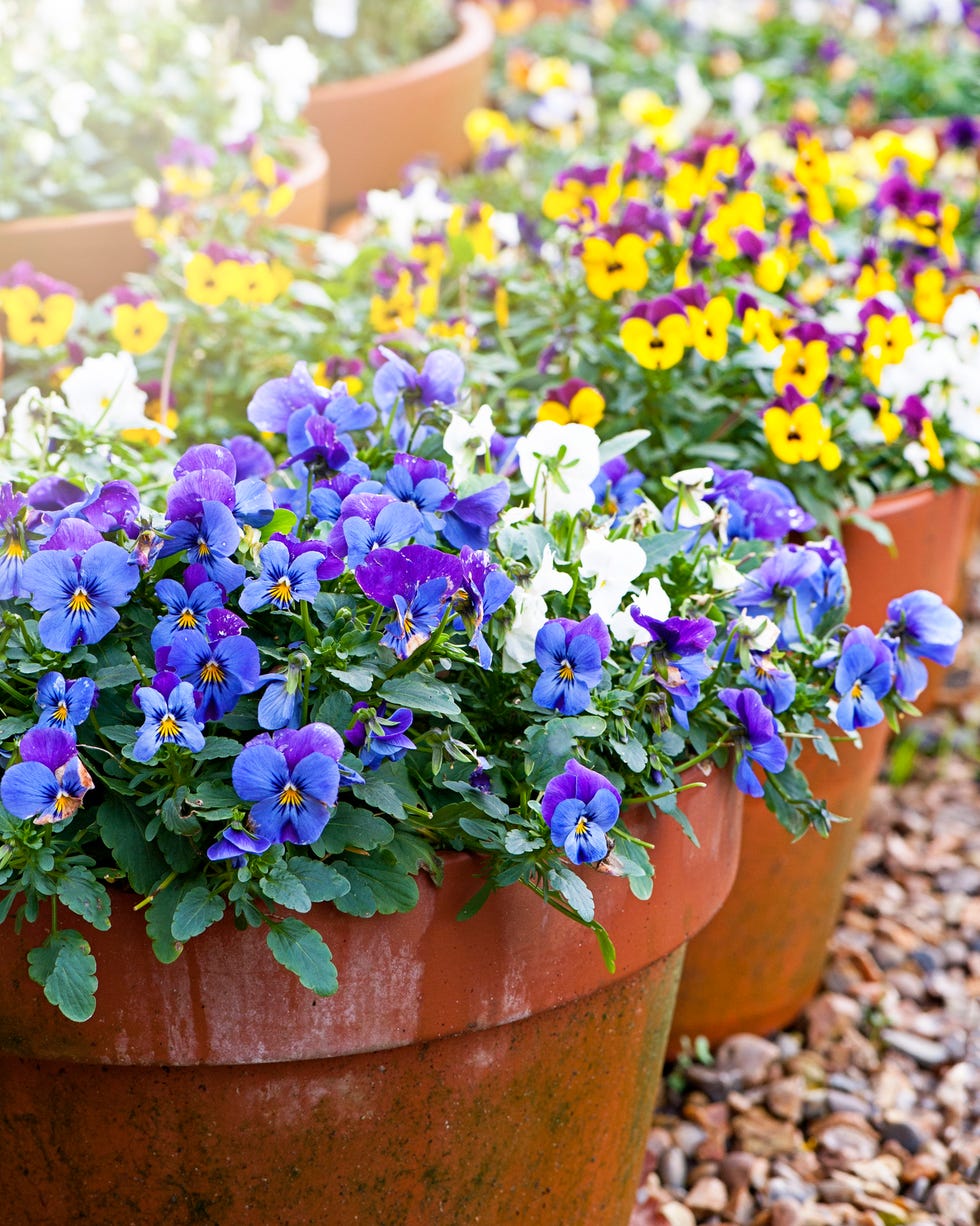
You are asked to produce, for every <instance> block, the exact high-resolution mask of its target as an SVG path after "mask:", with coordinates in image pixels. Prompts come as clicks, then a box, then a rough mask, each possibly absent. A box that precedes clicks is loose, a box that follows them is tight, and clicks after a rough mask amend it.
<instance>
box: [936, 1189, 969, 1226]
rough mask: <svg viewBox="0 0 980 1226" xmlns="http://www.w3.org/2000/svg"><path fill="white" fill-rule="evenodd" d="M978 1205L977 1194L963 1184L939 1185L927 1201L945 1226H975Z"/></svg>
mask: <svg viewBox="0 0 980 1226" xmlns="http://www.w3.org/2000/svg"><path fill="white" fill-rule="evenodd" d="M978 1204H980V1198H978V1196H977V1193H976V1192H974V1191H971V1190H970V1189H969V1188H967V1187H965V1186H964V1185H963V1184H961V1183H937V1184H936V1186H935V1187H934V1188H933V1189H932V1191H931V1192H930V1193H929V1198H928V1200H927V1201H926V1207H927V1208H929V1209H931V1210H932V1211H933V1212H934V1213H938V1214H939V1216H940V1218H941V1219H942V1222H943V1226H974V1223H975V1222H976V1212H977V1207H978Z"/></svg>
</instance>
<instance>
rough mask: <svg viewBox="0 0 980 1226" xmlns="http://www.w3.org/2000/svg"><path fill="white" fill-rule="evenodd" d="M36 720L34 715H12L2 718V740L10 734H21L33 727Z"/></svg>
mask: <svg viewBox="0 0 980 1226" xmlns="http://www.w3.org/2000/svg"><path fill="white" fill-rule="evenodd" d="M36 722H37V721H36V720H35V718H34V716H33V715H10V716H8V717H7V718H6V719H0V741H5V740H6V739H7V737H8V736H19V735H20V733H22V732H26V731H27V729H28V728H33V727H34V724H35V723H36Z"/></svg>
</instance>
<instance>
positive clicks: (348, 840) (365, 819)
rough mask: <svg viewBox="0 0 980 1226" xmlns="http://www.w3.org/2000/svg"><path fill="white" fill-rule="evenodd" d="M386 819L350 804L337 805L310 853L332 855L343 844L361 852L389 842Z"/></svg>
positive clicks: (389, 835) (389, 826)
mask: <svg viewBox="0 0 980 1226" xmlns="http://www.w3.org/2000/svg"><path fill="white" fill-rule="evenodd" d="M394 833H395V832H394V829H393V828H392V825H391V823H390V822H388V821H385V819H384V818H383V817H378V816H377V815H376V814H374V813H371V812H369V811H368V810H367V809H355V808H354V807H353V806H352V805H348V804H339V805H338V806H337V808H336V810H335V811H334V813H333V816H332V817H331V818H330V820H329V821H328V822H327V824H326V826H325V827H324V830H323V834H321V835H320V837H319V839H317V841H316V843H315V844H314V845H313V846H314V854H315V855H318V856H324V855H335V854H337V853H338V852H341V851H343V850H344V849H345V848H347V847H356V848H358V849H359V850H361V851H374V849H375V848H377V847H383V846H384V845H385V844H386V843H390V842H391V840H392V837H393V836H394Z"/></svg>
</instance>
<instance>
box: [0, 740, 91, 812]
mask: <svg viewBox="0 0 980 1226" xmlns="http://www.w3.org/2000/svg"><path fill="white" fill-rule="evenodd" d="M20 757H21V760H20V762H18V763H16V764H15V765H14V766H11V767H9V768H8V770H7V771H6V772H5V774H4V776H3V778H2V779H0V800H2V801H3V804H4V807H5V808H6V809H7V810H8V812H10V813H12V814H13V815H14V817H19V818H21V819H23V820H27V819H29V818H30V819H33V821H34V824H35V825H36V826H49V825H53V824H54V823H56V822H63V821H66V820H67V819H68V818H70V817H74V816H75V814H76V813H77V812H78V810H79V808H80V807H81V804H82V802H83V800H84V799H85V796H86V794H87V793H88V792H90V791H91V789H92V787H93V783H92V776H91V775H90V774H89V772H88V770H87V769H86V767H85V766H84V765H83V764H82V762H81V760H80V759H79V757H78V750H77V748H76V746H75V738H74V737H72V736H69V735H68V733H67V732H63V731H61V730H60V729H58V728H32V729H31V730H30V731H29V732H25V733H24V735H23V736H22V737H21V739H20Z"/></svg>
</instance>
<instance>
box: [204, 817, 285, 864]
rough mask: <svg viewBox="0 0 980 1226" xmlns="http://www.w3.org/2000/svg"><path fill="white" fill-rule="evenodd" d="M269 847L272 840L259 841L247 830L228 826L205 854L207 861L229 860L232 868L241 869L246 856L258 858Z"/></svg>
mask: <svg viewBox="0 0 980 1226" xmlns="http://www.w3.org/2000/svg"><path fill="white" fill-rule="evenodd" d="M271 846H272V839H260V838H258V837H257V836H256V835H254V834H249V833H248V831H247V830H241V829H240V828H239V827H237V826H228V827H227V829H225V830H222V832H221V835H220V837H219V838H218V841H217V843H212V844H211V846H210V847H209V848H208V850H207V852H206V853H205V854H206V855H207V858H208V859H209V860H230V861H231V862H232V867H233V868H241V867H242V865H244V864H245V862H246V858H247V857H248V856H260V855H261V854H262V853H263V852H264V851H268V850H269V848H270V847H271Z"/></svg>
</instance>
